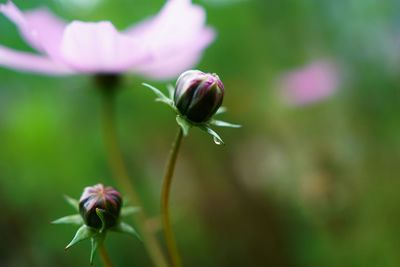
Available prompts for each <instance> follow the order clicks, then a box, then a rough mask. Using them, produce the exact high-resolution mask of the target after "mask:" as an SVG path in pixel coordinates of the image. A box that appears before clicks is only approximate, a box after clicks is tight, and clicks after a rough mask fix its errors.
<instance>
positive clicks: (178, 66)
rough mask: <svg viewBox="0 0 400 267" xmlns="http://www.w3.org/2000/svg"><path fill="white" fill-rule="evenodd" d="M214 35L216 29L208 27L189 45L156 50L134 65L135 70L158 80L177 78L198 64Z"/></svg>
mask: <svg viewBox="0 0 400 267" xmlns="http://www.w3.org/2000/svg"><path fill="white" fill-rule="evenodd" d="M214 36H215V33H214V31H213V30H212V29H210V28H206V29H204V30H203V32H202V33H201V37H199V39H196V40H192V42H190V43H189V42H188V43H187V47H185V48H182V49H179V47H176V48H170V49H169V50H167V49H163V50H162V51H160V52H157V51H155V52H153V54H152V57H150V58H149V59H148V60H146V61H144V62H142V63H141V64H139V65H138V66H136V67H134V68H133V71H134V72H137V73H140V74H142V75H144V76H147V77H150V78H153V79H158V80H167V79H172V78H175V77H176V76H178V75H179V74H180V73H182V72H183V71H185V70H187V69H190V68H191V67H193V66H194V65H196V63H197V62H198V61H199V60H200V58H201V55H202V53H201V51H202V50H203V49H204V48H205V47H207V46H208V45H209V44H210V43H211V42H212V41H213V40H214Z"/></svg>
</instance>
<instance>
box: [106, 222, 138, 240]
mask: <svg viewBox="0 0 400 267" xmlns="http://www.w3.org/2000/svg"><path fill="white" fill-rule="evenodd" d="M110 230H112V231H114V232H118V233H125V234H130V235H133V236H136V237H137V238H138V239H139V240H140V241H142V238H141V237H140V235H139V233H138V232H137V231H136V230H135V228H133V227H132V226H130V225H129V224H127V223H124V222H120V223H119V224H118V225H117V226H114V227H113V228H111V229H110Z"/></svg>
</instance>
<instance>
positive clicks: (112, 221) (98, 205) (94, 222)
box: [79, 184, 122, 229]
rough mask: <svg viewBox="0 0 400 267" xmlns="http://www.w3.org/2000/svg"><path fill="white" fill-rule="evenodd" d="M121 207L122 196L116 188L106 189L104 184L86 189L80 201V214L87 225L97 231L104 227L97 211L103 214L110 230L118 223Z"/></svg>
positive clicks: (106, 226) (106, 225)
mask: <svg viewBox="0 0 400 267" xmlns="http://www.w3.org/2000/svg"><path fill="white" fill-rule="evenodd" d="M121 206H122V198H121V194H120V193H119V192H118V191H116V190H115V189H114V188H112V187H104V185H102V184H97V185H94V186H88V187H86V188H85V189H84V190H83V193H82V196H81V198H80V200H79V212H80V214H81V216H82V218H83V220H84V222H85V224H86V225H87V226H90V227H93V228H95V229H101V228H102V227H103V223H102V220H101V219H100V217H99V216H98V214H97V212H96V210H97V209H99V210H100V211H101V212H102V214H103V216H102V217H103V219H104V223H105V226H104V227H105V228H110V227H113V226H115V225H116V223H117V222H118V217H119V214H120V211H121Z"/></svg>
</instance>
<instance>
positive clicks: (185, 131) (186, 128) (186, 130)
mask: <svg viewBox="0 0 400 267" xmlns="http://www.w3.org/2000/svg"><path fill="white" fill-rule="evenodd" d="M176 122H177V123H178V125H179V126H180V127H181V128H182V131H183V135H184V136H187V135H188V134H189V130H190V127H192V125H191V124H190V123H189V122H188V121H187V120H186V119H184V118H182V117H181V116H179V115H178V116H176Z"/></svg>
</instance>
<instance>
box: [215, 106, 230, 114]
mask: <svg viewBox="0 0 400 267" xmlns="http://www.w3.org/2000/svg"><path fill="white" fill-rule="evenodd" d="M227 110H228V109H227V108H226V107H220V108H219V109H218V110H217V112H215V115H219V114H222V113H225V112H226V111H227Z"/></svg>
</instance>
